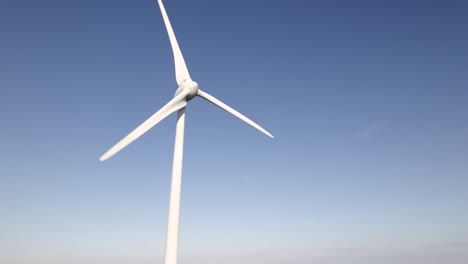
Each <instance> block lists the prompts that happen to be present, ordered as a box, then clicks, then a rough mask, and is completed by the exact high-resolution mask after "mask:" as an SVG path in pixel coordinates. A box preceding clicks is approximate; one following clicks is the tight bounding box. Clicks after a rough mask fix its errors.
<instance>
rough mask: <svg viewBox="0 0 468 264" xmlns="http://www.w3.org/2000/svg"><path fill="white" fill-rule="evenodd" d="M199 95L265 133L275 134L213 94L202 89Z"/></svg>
mask: <svg viewBox="0 0 468 264" xmlns="http://www.w3.org/2000/svg"><path fill="white" fill-rule="evenodd" d="M198 96H200V97H202V98H204V99H206V100H207V101H209V102H210V103H212V104H214V105H216V106H218V107H219V108H221V109H224V110H226V111H227V112H229V113H231V114H233V115H235V116H236V117H238V118H239V119H241V120H242V121H244V122H246V123H247V124H249V125H251V126H253V127H255V128H256V129H258V130H260V131H261V132H262V133H264V134H265V135H267V136H269V137H271V138H273V135H271V134H270V132H268V131H266V130H265V129H264V128H262V127H261V126H259V125H257V124H256V123H255V122H254V121H252V120H250V119H249V118H247V117H246V116H245V115H243V114H241V113H239V112H237V111H236V110H234V109H233V108H231V107H229V106H228V105H226V104H225V103H223V102H221V101H220V100H218V99H216V98H214V97H213V96H211V95H209V94H207V93H205V92H203V91H202V90H198Z"/></svg>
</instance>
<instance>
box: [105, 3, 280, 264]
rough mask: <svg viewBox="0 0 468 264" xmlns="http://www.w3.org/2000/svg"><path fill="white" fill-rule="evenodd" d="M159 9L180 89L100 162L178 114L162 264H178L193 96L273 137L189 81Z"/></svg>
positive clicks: (177, 49) (178, 51) (179, 54)
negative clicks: (189, 104)
mask: <svg viewBox="0 0 468 264" xmlns="http://www.w3.org/2000/svg"><path fill="white" fill-rule="evenodd" d="M158 4H159V7H160V9H161V13H162V17H163V19H164V24H165V25H166V29H167V33H168V35H169V40H170V42H171V46H172V52H173V54H174V62H175V75H176V81H177V84H178V85H179V87H178V89H177V90H176V92H175V95H174V98H173V99H172V100H170V101H169V102H168V103H167V104H166V105H164V106H163V107H162V108H161V109H159V110H158V111H157V112H156V113H154V114H153V115H152V116H151V117H150V118H148V119H147V120H146V121H144V122H143V123H142V124H141V125H140V126H138V127H137V128H135V129H134V130H133V131H132V132H130V134H128V135H127V136H126V137H124V138H123V139H122V140H120V141H119V142H118V143H117V144H115V145H114V146H113V147H112V148H110V149H109V150H108V151H107V152H106V153H104V154H103V155H102V156H101V157H100V158H99V159H100V160H101V161H104V160H106V159H108V158H110V157H112V156H113V155H115V154H116V153H117V152H119V151H120V150H122V149H123V148H125V147H126V146H127V145H129V144H130V143H132V142H133V141H134V140H136V139H137V138H138V137H140V136H141V135H143V134H144V133H145V132H146V131H148V130H149V129H150V128H152V127H153V126H155V125H156V124H158V123H159V122H160V121H161V120H163V119H164V118H166V117H167V116H168V115H170V114H171V113H173V112H175V111H178V116H177V125H176V133H175V144H174V158H173V161H172V180H171V191H170V198H169V217H168V224H167V237H166V255H165V264H177V251H178V238H179V219H180V192H181V183H182V158H183V149H184V127H185V106H186V105H187V102H188V101H190V100H191V99H193V98H194V97H195V96H199V97H201V98H203V99H205V100H207V101H208V102H210V103H212V104H214V105H216V106H218V107H220V108H221V109H224V110H225V111H227V112H229V113H231V114H233V115H234V116H236V117H238V118H240V119H241V120H243V121H244V122H246V123H247V124H249V125H251V126H253V127H254V128H256V129H258V130H260V131H261V132H263V133H264V134H266V135H267V136H269V137H271V138H273V136H272V135H271V134H270V133H269V132H268V131H266V130H265V129H263V128H262V127H261V126H259V125H257V124H256V123H255V122H253V121H252V120H250V119H249V118H247V117H246V116H244V115H243V114H241V113H239V112H238V111H236V110H234V109H233V108H231V107H229V106H228V105H226V104H224V103H223V102H221V101H220V100H218V99H216V98H215V97H213V96H211V95H209V94H208V93H206V92H203V91H202V90H200V89H199V88H198V84H197V83H196V82H194V81H192V79H191V78H190V74H189V72H188V70H187V66H186V65H185V61H184V57H183V56H182V53H181V51H180V48H179V44H178V43H177V39H176V37H175V35H174V31H173V30H172V26H171V23H170V21H169V18H168V16H167V13H166V9H165V8H164V5H163V3H162V1H161V0H158Z"/></svg>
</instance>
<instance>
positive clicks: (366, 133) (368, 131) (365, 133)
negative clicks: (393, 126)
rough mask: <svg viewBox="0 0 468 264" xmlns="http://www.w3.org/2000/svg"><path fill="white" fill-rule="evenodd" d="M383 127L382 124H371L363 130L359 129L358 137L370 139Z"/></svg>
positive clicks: (383, 124)
mask: <svg viewBox="0 0 468 264" xmlns="http://www.w3.org/2000/svg"><path fill="white" fill-rule="evenodd" d="M384 126H385V123H384V122H375V123H372V124H370V125H368V126H366V127H365V128H363V129H361V130H360V131H359V133H358V135H359V136H360V137H364V138H368V137H371V136H373V135H375V134H376V133H378V132H379V131H381V130H382V128H383V127H384Z"/></svg>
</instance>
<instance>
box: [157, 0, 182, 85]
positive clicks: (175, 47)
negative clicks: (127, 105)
mask: <svg viewBox="0 0 468 264" xmlns="http://www.w3.org/2000/svg"><path fill="white" fill-rule="evenodd" d="M158 4H159V8H160V9H161V13H162V16H163V19H164V24H166V29H167V34H168V35H169V40H170V41H171V46H172V53H174V63H175V72H176V80H177V84H178V85H181V84H182V83H183V82H184V81H185V80H187V79H190V74H189V72H188V70H187V66H186V65H185V61H184V57H183V56H182V52H180V48H179V44H178V43H177V39H176V37H175V34H174V30H172V26H171V22H170V21H169V17H168V16H167V13H166V9H165V8H164V5H163V3H162V0H158Z"/></svg>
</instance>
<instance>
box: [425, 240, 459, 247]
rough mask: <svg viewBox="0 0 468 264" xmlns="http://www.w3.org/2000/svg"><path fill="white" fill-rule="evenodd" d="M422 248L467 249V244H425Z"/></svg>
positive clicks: (457, 242) (453, 242)
mask: <svg viewBox="0 0 468 264" xmlns="http://www.w3.org/2000/svg"><path fill="white" fill-rule="evenodd" d="M424 246H426V247H444V248H461V247H468V242H461V241H452V242H444V243H433V244H426V245H424Z"/></svg>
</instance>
